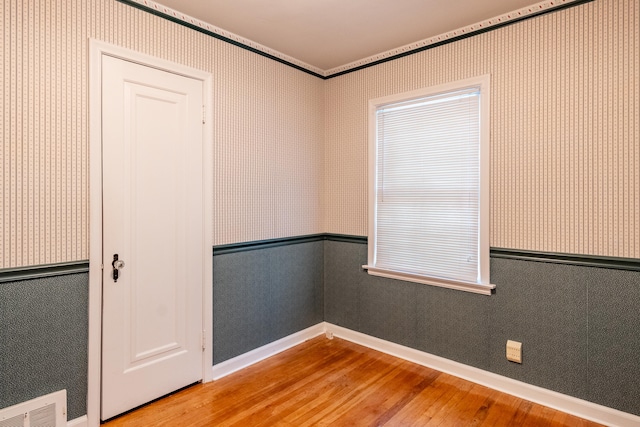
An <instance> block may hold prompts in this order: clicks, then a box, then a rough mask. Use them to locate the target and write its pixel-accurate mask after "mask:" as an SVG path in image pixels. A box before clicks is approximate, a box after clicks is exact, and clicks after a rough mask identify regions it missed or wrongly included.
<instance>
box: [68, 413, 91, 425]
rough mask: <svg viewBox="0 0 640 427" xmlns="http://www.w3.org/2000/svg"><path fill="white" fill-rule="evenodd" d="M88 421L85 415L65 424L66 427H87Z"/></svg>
mask: <svg viewBox="0 0 640 427" xmlns="http://www.w3.org/2000/svg"><path fill="white" fill-rule="evenodd" d="M88 421H89V419H88V418H87V416H86V415H83V416H81V417H78V418H75V419H73V420H71V421H69V422H67V427H87V425H88Z"/></svg>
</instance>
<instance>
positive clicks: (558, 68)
mask: <svg viewBox="0 0 640 427" xmlns="http://www.w3.org/2000/svg"><path fill="white" fill-rule="evenodd" d="M639 13H640V2H638V0H596V1H594V2H591V3H587V4H584V5H581V6H576V7H573V8H569V9H566V10H563V11H558V12H555V13H551V14H547V15H543V16H540V17H538V18H533V19H529V20H526V21H523V22H520V23H516V24H513V25H510V26H507V27H504V28H501V29H498V30H495V31H491V32H488V33H485V34H481V35H478V36H475V37H472V38H469V39H465V40H462V41H459V42H455V43H451V44H448V45H444V46H441V47H438V48H434V49H431V50H427V51H424V52H421V53H418V54H415V55H411V56H408V57H405V58H402V59H398V60H395V61H392V62H387V63H384V64H380V65H378V66H375V67H371V68H366V69H363V70H361V71H358V72H354V73H351V74H346V75H344V76H341V77H336V78H333V79H330V80H328V81H327V82H326V86H325V116H326V131H325V167H326V174H325V177H326V193H325V194H326V203H325V218H326V226H327V231H328V232H331V233H342V234H355V235H366V234H367V168H366V158H367V101H368V100H369V99H371V98H376V97H380V96H384V95H389V94H392V93H397V92H404V91H409V90H413V89H417V88H420V87H428V86H431V85H435V84H440V83H444V82H449V81H455V80H458V79H463V78H467V77H471V76H477V75H481V74H490V75H491V96H492V98H491V246H493V247H504V248H513V249H526V250H537V251H550V252H567V253H575V254H591V255H607V256H619V257H633V258H640V172H639V171H640V135H639V125H640V108H639V103H640V91H639V85H640V66H639V63H638V58H639V57H640V41H639V28H640V18H639Z"/></svg>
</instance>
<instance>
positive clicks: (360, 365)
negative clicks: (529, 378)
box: [103, 336, 599, 427]
mask: <svg viewBox="0 0 640 427" xmlns="http://www.w3.org/2000/svg"><path fill="white" fill-rule="evenodd" d="M275 425H277V426H296V427H299V426H383V425H385V426H553V427H557V426H597V425H599V424H596V423H593V422H590V421H585V420H582V419H580V418H577V417H574V416H572V415H568V414H565V413H562V412H559V411H555V410H553V409H550V408H547V407H544V406H541V405H537V404H534V403H531V402H528V401H526V400H523V399H519V398H517V397H514V396H510V395H508V394H504V393H500V392H497V391H495V390H492V389H490V388H487V387H483V386H480V385H477V384H474V383H471V382H468V381H465V380H462V379H459V378H457V377H454V376H451V375H447V374H444V373H441V372H438V371H434V370H432V369H429V368H426V367H424V366H420V365H416V364H413V363H410V362H406V361H404V360H401V359H397V358H395V357H393V356H389V355H386V354H383V353H380V352H377V351H374V350H371V349H368V348H365V347H362V346H359V345H356V344H353V343H350V342H348V341H344V340H341V339H338V338H334V339H333V340H329V339H327V338H325V337H324V336H322V337H317V338H314V339H312V340H309V341H307V342H306V343H304V344H301V345H299V346H297V347H294V348H292V349H290V350H287V351H285V352H283V353H280V354H278V355H276V356H273V357H271V358H269V359H267V360H264V361H262V362H260V363H257V364H255V365H253V366H251V367H248V368H246V369H243V370H241V371H239V372H237V373H235V374H232V375H230V376H228V377H225V378H222V379H220V380H218V381H215V382H212V383H208V384H197V385H194V386H191V387H189V388H186V389H184V390H181V391H179V392H176V393H174V394H172V395H169V396H167V397H165V398H163V399H160V400H158V401H155V402H153V403H150V404H148V405H146V406H144V407H142V408H140V409H137V410H135V411H132V412H130V413H127V414H125V415H123V416H120V417H119V418H115V419H113V420H111V421H109V422H107V423H104V424H103V426H104V427H123V426H243V427H244V426H275Z"/></svg>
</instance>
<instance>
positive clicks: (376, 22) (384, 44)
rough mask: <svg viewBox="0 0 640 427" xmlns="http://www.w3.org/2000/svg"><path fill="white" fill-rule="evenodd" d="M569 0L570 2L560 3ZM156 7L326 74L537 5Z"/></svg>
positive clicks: (243, 2) (170, 0) (281, 0)
mask: <svg viewBox="0 0 640 427" xmlns="http://www.w3.org/2000/svg"><path fill="white" fill-rule="evenodd" d="M570 1H571V0H570ZM564 2H567V1H566V0H560V1H557V2H556V3H564ZM156 3H158V4H161V5H164V6H167V7H169V8H171V9H173V10H175V11H178V12H181V13H183V14H186V15H189V16H191V17H193V18H196V19H198V20H200V21H203V22H205V23H208V24H211V25H213V26H215V27H218V28H220V29H223V30H226V31H229V32H231V33H235V34H236V35H238V36H240V37H242V38H244V39H248V40H251V41H254V42H257V43H259V44H261V45H263V46H265V47H267V48H270V49H273V50H276V51H278V52H281V53H283V54H285V55H287V56H289V57H292V58H295V59H297V60H299V61H302V62H303V63H305V64H308V65H311V66H312V67H314V68H318V69H321V70H325V71H326V70H331V69H335V68H336V67H339V66H343V65H346V64H350V63H352V62H354V61H357V60H361V59H364V58H367V57H370V56H372V55H376V54H379V53H383V52H387V51H389V50H392V49H395V48H398V47H401V46H404V45H407V44H409V43H413V42H417V41H420V40H424V39H428V38H430V37H434V36H437V35H441V34H444V33H447V32H450V31H453V30H456V29H460V28H463V27H467V26H470V25H472V24H477V23H480V22H483V21H486V20H488V19H490V18H494V17H498V16H502V15H504V14H507V13H509V12H514V11H517V10H520V9H523V8H526V7H529V6H531V5H533V4H539V1H532V0H157V1H156ZM542 3H551V5H553V4H554V2H552V1H551V2H549V1H547V2H542ZM544 6H545V7H548V5H544ZM538 7H542V6H540V5H539V6H538Z"/></svg>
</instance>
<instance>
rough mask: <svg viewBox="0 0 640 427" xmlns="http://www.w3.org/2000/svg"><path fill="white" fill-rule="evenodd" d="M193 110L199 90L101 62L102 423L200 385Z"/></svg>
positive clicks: (198, 161)
mask: <svg viewBox="0 0 640 427" xmlns="http://www.w3.org/2000/svg"><path fill="white" fill-rule="evenodd" d="M202 106H203V83H202V81H200V80H195V79H192V78H188V77H184V76H181V75H178V74H173V73H170V72H166V71H162V70H158V69H155V68H150V67H145V66H142V65H139V64H135V63H132V62H128V61H125V60H121V59H116V58H113V57H109V56H103V60H102V150H103V157H102V158H103V165H102V168H103V193H102V198H103V200H102V206H103V265H104V271H103V277H102V283H103V318H102V328H103V330H102V393H101V395H102V402H101V418H102V419H108V418H111V417H113V416H115V415H117V414H120V413H122V412H125V411H127V410H129V409H131V408H134V407H136V406H139V405H141V404H144V403H146V402H149V401H151V400H153V399H155V398H157V397H160V396H163V395H165V394H167V393H170V392H172V391H174V390H176V389H178V388H181V387H183V386H186V385H189V384H191V383H194V382H197V381H199V380H201V379H202V360H203V359H202V357H203V353H202V348H203V345H202V342H203V341H202V339H203V338H202V295H203V285H204V284H203V277H204V275H203V259H204V257H203V253H202V252H203V247H204V240H203V239H204V238H205V235H204V225H203V224H204V218H203V216H204V208H203V197H204V194H203V170H202V169H203V168H202V147H203V145H202V144H203V124H202V108H203V107H202ZM115 254H117V257H118V261H120V262H122V263H124V266H121V268H120V269H119V270H118V276H119V277H118V278H117V281H116V280H115V278H114V268H113V266H112V265H113V261H114V256H115ZM116 266H118V264H117V263H116Z"/></svg>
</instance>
